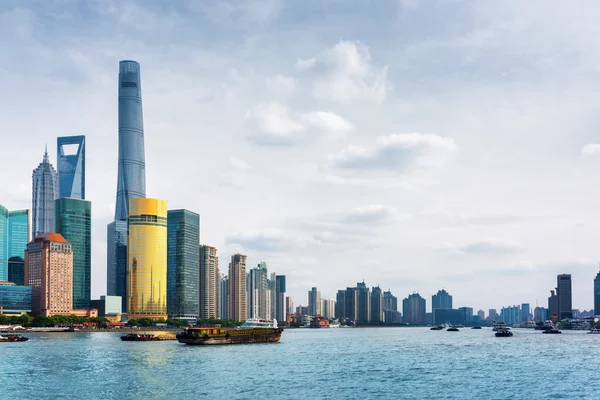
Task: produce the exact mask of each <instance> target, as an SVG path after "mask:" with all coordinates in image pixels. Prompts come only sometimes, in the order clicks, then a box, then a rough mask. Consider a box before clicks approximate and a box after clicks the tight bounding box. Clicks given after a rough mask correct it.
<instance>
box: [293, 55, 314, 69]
mask: <svg viewBox="0 0 600 400" xmlns="http://www.w3.org/2000/svg"><path fill="white" fill-rule="evenodd" d="M316 63H317V59H316V58H314V57H313V58H308V59H306V60H303V59H301V58H299V59H298V61H296V65H295V67H296V70H297V71H305V70H307V69H310V68H312V67H313V66H314V65H315V64H316Z"/></svg>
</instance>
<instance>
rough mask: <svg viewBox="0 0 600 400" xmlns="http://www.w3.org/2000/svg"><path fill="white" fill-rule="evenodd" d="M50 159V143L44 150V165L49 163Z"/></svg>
mask: <svg viewBox="0 0 600 400" xmlns="http://www.w3.org/2000/svg"><path fill="white" fill-rule="evenodd" d="M49 162H50V159H49V158H48V143H46V149H45V150H44V163H49Z"/></svg>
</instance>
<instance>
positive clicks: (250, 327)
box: [177, 318, 283, 345]
mask: <svg viewBox="0 0 600 400" xmlns="http://www.w3.org/2000/svg"><path fill="white" fill-rule="evenodd" d="M282 333H283V328H279V327H278V326H277V320H273V321H272V322H271V321H266V320H263V319H254V318H251V319H249V320H247V321H246V322H245V323H244V325H242V326H241V327H237V328H235V329H227V328H222V327H221V325H219V324H214V325H202V326H200V327H197V328H187V329H186V330H185V331H184V332H183V333H180V334H178V335H177V340H178V341H179V343H185V344H195V345H211V344H246V343H248V344H250V343H276V342H279V339H281V334H282Z"/></svg>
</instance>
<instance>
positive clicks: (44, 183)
mask: <svg viewBox="0 0 600 400" xmlns="http://www.w3.org/2000/svg"><path fill="white" fill-rule="evenodd" d="M31 177H32V181H33V185H32V186H33V189H32V201H31V213H32V220H33V228H32V237H36V236H38V235H42V234H44V233H49V232H54V200H56V199H57V198H58V174H57V173H56V170H55V169H54V167H53V166H52V164H50V159H49V157H48V149H46V152H45V153H44V158H43V160H42V162H41V164H39V165H38V167H37V168H36V169H34V170H33V174H32V176H31Z"/></svg>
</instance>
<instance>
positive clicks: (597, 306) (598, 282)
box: [594, 272, 600, 315]
mask: <svg viewBox="0 0 600 400" xmlns="http://www.w3.org/2000/svg"><path fill="white" fill-rule="evenodd" d="M594 315H600V272H598V274H597V275H596V277H595V278H594Z"/></svg>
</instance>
